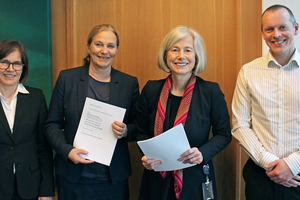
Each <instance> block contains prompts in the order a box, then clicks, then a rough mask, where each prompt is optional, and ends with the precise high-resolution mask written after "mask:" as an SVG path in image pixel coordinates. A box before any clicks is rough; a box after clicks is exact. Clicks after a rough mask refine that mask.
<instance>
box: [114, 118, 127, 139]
mask: <svg viewBox="0 0 300 200" xmlns="http://www.w3.org/2000/svg"><path fill="white" fill-rule="evenodd" d="M111 126H112V130H113V132H114V134H115V137H116V138H118V139H121V138H123V137H126V136H127V126H126V124H124V123H123V122H119V121H114V123H112V124H111Z"/></svg>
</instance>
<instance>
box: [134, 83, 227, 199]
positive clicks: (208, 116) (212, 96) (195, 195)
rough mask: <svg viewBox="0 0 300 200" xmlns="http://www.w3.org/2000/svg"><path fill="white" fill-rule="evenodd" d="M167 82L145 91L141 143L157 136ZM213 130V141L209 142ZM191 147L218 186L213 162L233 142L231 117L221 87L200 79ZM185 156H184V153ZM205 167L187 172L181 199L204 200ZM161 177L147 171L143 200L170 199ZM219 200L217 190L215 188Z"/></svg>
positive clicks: (189, 131) (189, 126)
mask: <svg viewBox="0 0 300 200" xmlns="http://www.w3.org/2000/svg"><path fill="white" fill-rule="evenodd" d="M164 82H165V79H163V80H158V81H149V82H148V83H147V84H146V86H145V87H144V88H143V90H142V94H141V97H140V99H139V101H138V106H137V111H138V112H137V125H138V128H137V129H138V136H137V140H144V139H148V138H151V137H153V136H154V123H155V115H156V110H157V104H158V99H159V96H160V93H161V90H162V87H163V84H164ZM211 128H212V133H213V137H212V138H211V139H209V134H210V130H211ZM184 129H185V131H186V135H187V138H188V141H189V143H190V146H191V147H198V149H199V151H200V152H201V153H202V155H203V158H204V160H203V163H204V164H207V163H208V164H209V166H210V169H211V171H210V175H209V178H210V180H212V181H213V183H214V185H215V177H214V170H213V165H212V161H211V159H212V158H213V157H214V156H215V155H216V154H217V153H219V152H220V151H222V150H223V149H224V148H225V147H226V146H227V145H228V144H229V143H230V141H231V132H230V120H229V114H228V110H227V106H226V102H225V100H224V95H223V93H222V92H221V90H220V88H219V85H218V84H217V83H212V82H208V81H204V80H203V79H201V78H199V77H197V79H196V84H195V87H194V91H193V97H192V101H191V105H190V109H189V113H188V117H187V120H186V124H185V127H184ZM182 153H183V152H182ZM203 163H202V164H201V165H196V166H194V167H190V168H186V169H184V170H183V191H182V193H181V197H180V199H186V200H190V199H202V189H201V184H202V183H203V182H205V180H206V179H205V175H204V173H203V170H202V168H203ZM166 184H167V183H165V181H164V180H163V179H162V178H161V176H160V174H159V173H157V172H154V171H153V170H146V169H145V170H144V174H143V179H142V184H141V190H140V199H141V200H147V199H149V200H150V199H151V200H152V199H160V200H163V199H165V198H166V195H167V193H168V188H166V187H169V186H167V185H166ZM214 192H215V199H217V197H216V188H214Z"/></svg>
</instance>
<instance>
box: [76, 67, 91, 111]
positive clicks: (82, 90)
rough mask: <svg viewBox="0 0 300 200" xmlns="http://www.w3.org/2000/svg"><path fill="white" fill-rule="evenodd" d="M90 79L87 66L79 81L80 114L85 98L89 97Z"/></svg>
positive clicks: (78, 99)
mask: <svg viewBox="0 0 300 200" xmlns="http://www.w3.org/2000/svg"><path fill="white" fill-rule="evenodd" d="M88 80H89V67H87V66H86V67H84V68H83V69H82V73H81V76H80V80H79V83H78V91H77V102H78V113H79V116H80V115H81V113H82V110H83V107H84V103H85V99H86V97H87V90H88V82H89V81H88Z"/></svg>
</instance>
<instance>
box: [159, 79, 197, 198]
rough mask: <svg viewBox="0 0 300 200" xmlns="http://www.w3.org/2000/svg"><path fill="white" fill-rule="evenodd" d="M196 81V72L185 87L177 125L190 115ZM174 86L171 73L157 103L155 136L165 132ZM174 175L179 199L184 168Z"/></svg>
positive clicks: (176, 119)
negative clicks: (168, 107) (169, 100)
mask: <svg viewBox="0 0 300 200" xmlns="http://www.w3.org/2000/svg"><path fill="white" fill-rule="evenodd" d="M195 83H196V76H195V75H194V74H192V75H191V77H190V79H189V81H188V85H187V87H186V89H185V92H184V94H183V96H182V99H181V102H180V105H179V108H178V111H177V114H176V118H175V121H174V126H177V125H178V124H180V123H182V125H183V126H184V125H185V121H186V118H187V116H188V112H189V109H190V104H191V100H192V96H193V89H194V86H195ZM171 87H172V78H171V75H169V76H168V77H167V79H166V82H165V84H164V86H163V89H162V91H161V94H160V98H159V101H158V105H157V111H156V116H155V125H154V136H157V135H159V134H161V133H162V132H163V125H164V122H165V118H166V108H167V101H168V97H169V92H170V90H171ZM160 174H161V176H162V177H163V178H165V177H166V175H167V173H166V172H165V171H163V172H160ZM173 177H174V180H175V181H174V190H175V195H176V198H177V199H178V198H179V197H180V194H181V191H182V182H183V170H182V169H181V170H175V171H173Z"/></svg>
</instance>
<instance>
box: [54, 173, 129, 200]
mask: <svg viewBox="0 0 300 200" xmlns="http://www.w3.org/2000/svg"><path fill="white" fill-rule="evenodd" d="M57 177H58V200H129V186H128V179H126V180H124V181H122V182H121V183H118V184H113V183H99V181H97V180H93V179H88V178H84V177H81V179H80V180H79V182H77V183H71V182H70V181H68V180H66V179H64V178H63V177H61V176H57Z"/></svg>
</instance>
